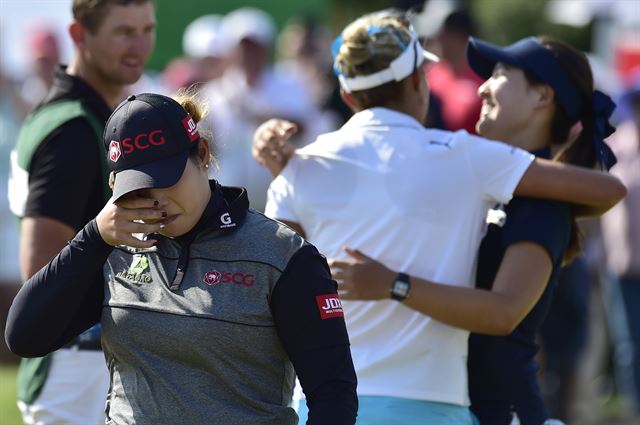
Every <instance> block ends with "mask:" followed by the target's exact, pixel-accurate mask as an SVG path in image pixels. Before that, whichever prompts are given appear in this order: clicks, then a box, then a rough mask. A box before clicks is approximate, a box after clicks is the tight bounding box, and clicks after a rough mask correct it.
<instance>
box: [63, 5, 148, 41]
mask: <svg viewBox="0 0 640 425" xmlns="http://www.w3.org/2000/svg"><path fill="white" fill-rule="evenodd" d="M149 2H151V3H155V1H154V0H73V6H72V11H73V18H74V19H75V20H76V21H78V22H80V23H81V24H82V26H84V27H85V28H86V29H87V30H89V32H91V33H95V32H96V31H97V30H98V28H99V27H100V24H101V23H102V20H103V19H104V17H105V16H106V15H107V12H108V11H109V8H110V7H111V6H128V5H130V4H144V3H149Z"/></svg>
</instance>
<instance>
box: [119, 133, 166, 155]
mask: <svg viewBox="0 0 640 425" xmlns="http://www.w3.org/2000/svg"><path fill="white" fill-rule="evenodd" d="M121 143H122V148H123V154H124V155H128V154H130V153H131V152H133V151H134V150H136V149H139V150H144V149H148V148H149V147H151V146H160V145H164V144H165V140H164V135H163V134H162V130H153V131H152V132H150V133H140V134H138V135H136V136H135V137H125V138H124V139H122V142H121Z"/></svg>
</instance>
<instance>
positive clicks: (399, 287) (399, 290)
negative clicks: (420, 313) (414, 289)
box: [393, 280, 409, 298]
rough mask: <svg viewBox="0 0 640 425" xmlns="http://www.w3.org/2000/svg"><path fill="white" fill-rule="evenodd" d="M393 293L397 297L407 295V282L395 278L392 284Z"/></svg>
mask: <svg viewBox="0 0 640 425" xmlns="http://www.w3.org/2000/svg"><path fill="white" fill-rule="evenodd" d="M393 293H394V295H397V296H399V297H402V298H406V296H407V295H409V283H407V282H403V281H401V280H396V281H395V283H394V284H393Z"/></svg>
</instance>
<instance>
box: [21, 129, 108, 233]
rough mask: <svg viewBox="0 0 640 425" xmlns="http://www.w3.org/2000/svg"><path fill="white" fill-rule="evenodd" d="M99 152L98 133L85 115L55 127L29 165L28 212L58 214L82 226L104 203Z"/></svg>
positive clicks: (59, 216) (71, 225)
mask: <svg viewBox="0 0 640 425" xmlns="http://www.w3.org/2000/svg"><path fill="white" fill-rule="evenodd" d="M98 155H99V152H98V145H97V144H96V133H95V131H94V130H93V129H92V128H91V125H90V124H89V123H88V121H87V120H86V119H84V118H77V119H73V120H71V121H68V122H66V123H64V124H63V125H61V126H60V127H58V128H57V129H56V130H54V131H53V132H52V133H51V134H50V135H49V136H48V137H47V138H46V139H45V140H44V141H43V142H42V144H41V145H40V146H39V147H38V149H37V150H36V152H35V154H34V156H33V159H32V161H31V165H30V166H29V196H28V198H27V204H26V206H25V216H27V217H50V218H55V219H57V220H59V221H61V222H63V223H65V224H67V225H69V226H70V227H71V228H73V229H74V230H75V231H78V230H80V229H81V228H82V227H83V226H84V225H85V224H86V223H87V222H88V221H89V220H91V219H92V218H93V217H95V216H96V214H97V213H98V212H99V211H100V208H101V207H102V206H103V205H104V200H103V196H104V195H103V193H102V174H101V173H102V170H101V168H100V163H99V162H98V159H99V156H98ZM96 188H99V190H96ZM96 208H97V210H96Z"/></svg>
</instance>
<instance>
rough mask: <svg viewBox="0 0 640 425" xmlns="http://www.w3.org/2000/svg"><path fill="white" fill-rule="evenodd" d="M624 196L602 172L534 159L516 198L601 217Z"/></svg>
mask: <svg viewBox="0 0 640 425" xmlns="http://www.w3.org/2000/svg"><path fill="white" fill-rule="evenodd" d="M626 194H627V189H626V187H625V186H624V184H622V182H621V181H620V180H619V179H618V178H616V177H614V176H612V175H611V174H609V173H607V172H604V171H597V170H590V169H587V168H583V167H577V166H573V165H569V164H565V163H561V162H557V161H550V160H546V159H541V158H536V159H535V161H533V163H532V164H531V166H529V168H528V169H527V171H526V172H525V174H524V175H523V176H522V179H521V180H520V183H519V184H518V186H517V187H516V190H515V195H518V196H526V197H530V198H543V199H553V200H557V201H564V202H569V203H571V204H576V205H577V206H578V207H579V210H578V211H579V213H580V215H601V214H603V213H604V212H606V211H608V210H609V209H610V208H612V207H613V206H614V205H615V204H617V203H618V202H619V201H620V200H621V199H622V198H624V197H625V195H626Z"/></svg>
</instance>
